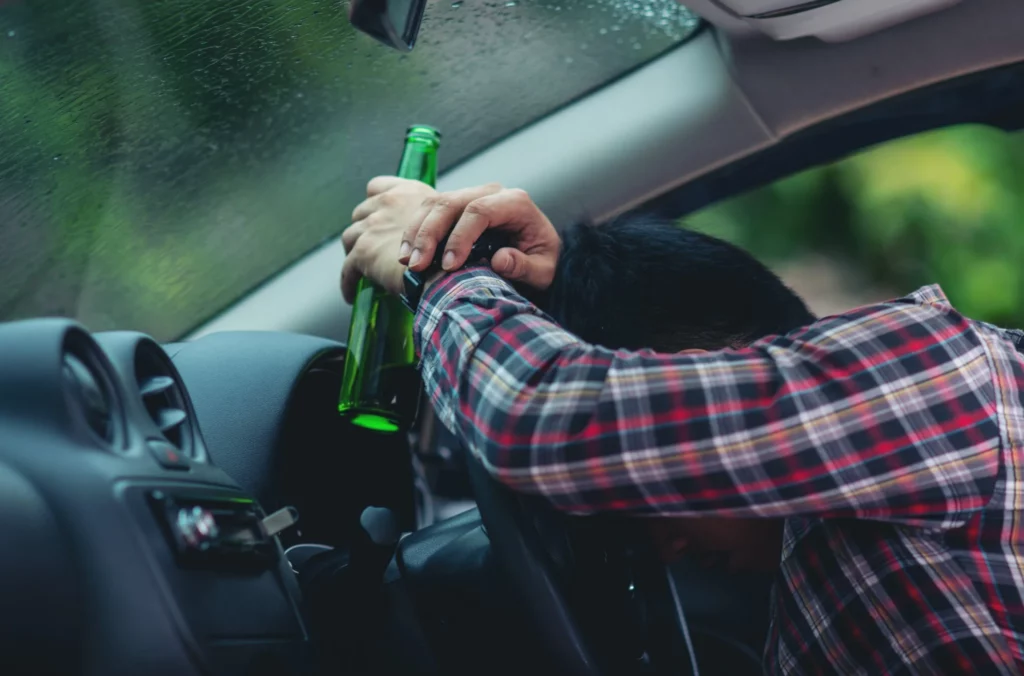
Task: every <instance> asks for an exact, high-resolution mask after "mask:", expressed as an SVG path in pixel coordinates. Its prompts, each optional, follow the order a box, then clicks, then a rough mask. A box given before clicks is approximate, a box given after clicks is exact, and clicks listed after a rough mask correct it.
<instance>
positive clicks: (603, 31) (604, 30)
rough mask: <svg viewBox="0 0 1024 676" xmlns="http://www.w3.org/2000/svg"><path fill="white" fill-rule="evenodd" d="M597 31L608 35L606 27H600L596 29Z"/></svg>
mask: <svg viewBox="0 0 1024 676" xmlns="http://www.w3.org/2000/svg"><path fill="white" fill-rule="evenodd" d="M598 32H599V33H601V35H608V29H607V28H602V29H601V30H600V31H598Z"/></svg>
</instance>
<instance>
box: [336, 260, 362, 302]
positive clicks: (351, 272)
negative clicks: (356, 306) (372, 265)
mask: <svg viewBox="0 0 1024 676" xmlns="http://www.w3.org/2000/svg"><path fill="white" fill-rule="evenodd" d="M360 279H362V274H361V273H360V272H359V266H358V261H357V260H356V256H355V255H352V256H347V257H346V258H345V263H344V264H343V265H342V266H341V295H342V296H343V297H344V298H345V302H346V303H348V304H349V305H352V304H353V303H354V302H355V299H356V290H357V289H358V287H359V280H360Z"/></svg>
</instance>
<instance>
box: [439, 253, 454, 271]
mask: <svg viewBox="0 0 1024 676" xmlns="http://www.w3.org/2000/svg"><path fill="white" fill-rule="evenodd" d="M454 264H455V252H453V251H447V252H445V254H444V258H442V259H441V267H442V268H444V269H445V270H450V269H451V267H452V266H453V265H454Z"/></svg>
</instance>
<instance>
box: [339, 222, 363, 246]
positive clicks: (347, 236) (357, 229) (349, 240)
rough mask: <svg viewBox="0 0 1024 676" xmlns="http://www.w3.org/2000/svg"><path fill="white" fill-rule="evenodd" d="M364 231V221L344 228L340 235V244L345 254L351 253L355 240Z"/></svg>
mask: <svg viewBox="0 0 1024 676" xmlns="http://www.w3.org/2000/svg"><path fill="white" fill-rule="evenodd" d="M364 230H366V221H356V222H355V223H353V224H352V225H350V226H348V227H347V228H345V230H344V231H343V232H342V233H341V244H342V246H344V247H345V253H351V251H352V247H354V246H355V245H356V240H357V239H359V236H360V235H362V234H363V231H364Z"/></svg>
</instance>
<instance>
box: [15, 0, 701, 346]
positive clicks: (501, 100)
mask: <svg viewBox="0 0 1024 676" xmlns="http://www.w3.org/2000/svg"><path fill="white" fill-rule="evenodd" d="M347 9H348V8H347V2H338V1H336V0H216V1H214V0H0V139H2V140H0V143H2V153H0V275H2V279H0V320H7V319H15V318H21V317H32V316H40V315H65V316H70V317H76V318H78V319H80V320H81V321H83V322H85V323H86V325H87V326H89V328H92V329H94V330H101V329H108V328H115V327H116V328H133V329H139V330H143V331H147V332H149V333H151V334H152V335H154V336H155V337H157V338H158V339H170V338H174V337H176V336H179V335H181V334H182V333H184V332H186V331H187V330H188V329H190V328H191V327H193V326H195V325H196V324H198V323H199V322H201V321H202V320H204V319H205V318H207V317H209V316H210V315H212V314H214V313H215V312H217V311H218V310H220V309H222V308H224V307H225V306H226V305H228V304H230V303H231V302H232V301H233V300H235V299H237V298H238V297H239V296H241V295H242V294H244V293H245V292H246V291H247V290H249V289H251V288H252V287H253V286H255V285H256V284H258V283H259V282H261V281H262V280H264V279H266V278H267V277H269V276H270V275H272V274H273V273H275V272H276V271H278V270H280V269H281V268H283V267H285V266H286V265H288V264H289V263H290V262H292V261H294V260H295V259H297V258H298V257H300V256H301V255H302V254H303V253H305V252H307V251H309V250H310V249H312V248H313V247H315V246H316V245H317V244H318V243H320V242H322V241H324V240H325V239H326V238H329V237H333V236H335V235H337V233H339V232H340V231H341V230H342V228H343V227H344V226H345V225H346V221H345V219H346V217H347V215H348V214H349V213H350V212H351V209H352V207H353V206H354V204H355V203H356V201H357V200H358V197H359V196H360V194H361V192H362V189H363V187H364V185H365V181H366V180H367V178H369V177H371V176H373V175H376V174H381V173H387V172H390V171H393V170H394V164H395V161H396V158H397V155H398V153H399V152H400V148H401V140H402V134H403V131H404V130H405V128H406V126H407V125H408V124H410V123H412V122H422V123H427V124H433V125H436V126H438V127H440V128H441V129H442V131H443V132H444V134H445V143H444V147H443V148H442V166H445V165H451V164H452V163H453V162H456V161H458V160H459V159H461V158H464V157H466V156H467V155H469V154H471V153H473V152H475V151H477V150H479V149H481V148H482V147H484V146H486V145H488V144H489V143H492V142H493V141H495V140H496V139H498V138H500V137H501V136H503V135H505V134H507V133H509V132H510V131H512V130H514V129H516V128H518V127H521V126H523V125H524V124H527V123H529V122H530V121H532V120H534V119H536V118H538V117H540V116H542V115H544V114H545V113H547V112H549V111H551V110H552V109H554V108H556V107H558V106H560V105H562V104H564V103H566V102H567V101H569V100H571V99H573V98H575V97H578V96H580V95H581V94H583V93H585V92H587V91H588V90H590V89H593V88H594V87H597V86H600V85H601V84H602V83H605V82H607V81H609V80H611V79H612V78H615V77H616V76H618V75H620V74H622V73H623V72H624V71H627V70H629V69H630V68H633V67H635V66H637V65H638V64H640V63H642V62H645V61H647V60H649V59H651V58H652V57H654V56H656V55H658V54H659V53H661V52H663V51H665V50H666V49H668V48H670V47H672V46H673V45H675V44H677V43H679V42H681V41H682V40H684V39H685V38H686V37H687V36H688V35H690V34H691V33H692V32H693V31H694V30H695V29H696V26H697V19H696V17H695V16H693V15H692V14H691V13H689V12H688V11H687V10H685V9H684V8H682V7H681V6H680V5H678V4H677V3H676V2H675V0H634V1H628V2H622V1H618V0H530V1H526V0H498V1H481V0H458V1H456V2H450V1H449V2H434V3H431V4H430V5H429V6H428V9H427V14H426V18H425V20H424V23H423V27H422V30H421V32H420V40H419V43H418V44H417V47H416V49H415V50H414V51H413V52H412V53H411V54H408V55H403V54H399V53H397V52H393V51H390V50H388V49H386V48H385V47H382V46H380V45H378V44H377V43H375V42H373V41H372V40H371V39H370V38H368V37H366V36H363V35H361V34H357V33H355V32H354V31H353V30H352V28H351V27H350V26H349V24H348V19H347Z"/></svg>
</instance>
